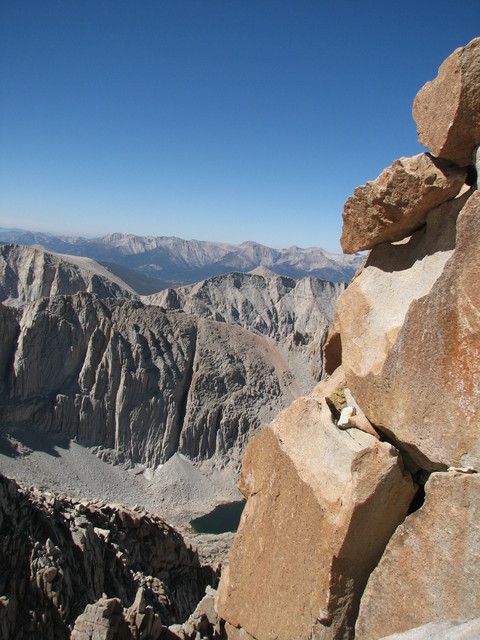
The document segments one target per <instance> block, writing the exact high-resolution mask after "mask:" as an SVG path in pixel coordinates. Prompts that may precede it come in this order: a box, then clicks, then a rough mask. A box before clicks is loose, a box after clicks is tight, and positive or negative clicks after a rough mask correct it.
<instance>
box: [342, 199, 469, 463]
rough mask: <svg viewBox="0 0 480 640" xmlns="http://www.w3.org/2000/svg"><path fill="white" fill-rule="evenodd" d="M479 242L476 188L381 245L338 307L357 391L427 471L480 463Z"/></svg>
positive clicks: (351, 383) (374, 418)
mask: <svg viewBox="0 0 480 640" xmlns="http://www.w3.org/2000/svg"><path fill="white" fill-rule="evenodd" d="M462 206H463V208H462ZM460 210H461V212H460V214H459V211H460ZM457 216H458V221H457V222H456V220H457ZM478 246H480V194H479V193H478V192H475V193H474V194H473V195H471V194H470V193H468V194H465V195H464V196H462V197H460V198H457V199H455V200H453V201H452V202H450V203H446V204H444V205H442V206H440V207H438V208H437V209H435V210H434V211H432V212H431V213H430V214H429V216H428V217H427V224H426V227H425V228H424V229H422V230H420V231H418V232H417V233H416V234H414V235H413V236H412V238H411V239H410V241H409V242H407V243H405V244H399V245H381V246H378V247H376V248H375V249H374V250H373V251H372V252H371V254H370V256H369V258H368V260H367V262H366V265H365V267H364V269H363V270H362V272H361V273H360V274H359V275H358V276H357V277H356V278H355V279H354V281H353V282H352V283H351V285H350V286H349V287H348V289H347V290H346V291H345V293H343V294H342V296H341V297H340V299H339V301H338V305H337V311H336V320H335V323H334V327H335V329H334V330H335V331H336V332H337V333H338V334H339V336H340V338H338V337H337V338H336V339H337V340H338V339H341V343H342V357H343V367H344V369H345V373H346V377H347V384H348V387H349V388H350V389H351V391H352V393H353V396H354V397H355V399H356V401H357V402H358V404H359V406H360V407H361V409H362V410H363V411H364V413H365V415H366V416H367V418H368V419H369V420H370V422H372V423H373V424H374V425H375V426H377V427H380V428H381V429H382V430H383V431H384V432H386V433H388V434H389V435H390V436H391V437H392V438H393V439H394V440H395V441H396V442H399V443H400V446H401V447H402V448H403V449H406V450H407V451H408V452H409V453H410V454H411V456H412V457H413V459H414V460H415V462H416V463H417V464H418V465H419V466H421V467H423V468H425V469H427V470H434V469H445V468H446V467H448V466H450V465H453V466H457V467H462V466H474V467H478V466H480V437H479V435H480V412H479V409H480V406H479V405H480V402H479V397H480V357H479V356H480V288H479V287H478V274H479V273H480V254H479V252H478ZM330 339H332V338H330Z"/></svg>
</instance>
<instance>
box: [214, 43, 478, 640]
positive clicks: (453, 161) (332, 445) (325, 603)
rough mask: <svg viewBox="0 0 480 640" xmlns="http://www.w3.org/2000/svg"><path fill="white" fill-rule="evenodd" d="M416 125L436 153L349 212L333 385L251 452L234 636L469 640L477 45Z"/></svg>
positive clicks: (331, 348) (415, 161)
mask: <svg viewBox="0 0 480 640" xmlns="http://www.w3.org/2000/svg"><path fill="white" fill-rule="evenodd" d="M413 114H414V117H415V120H416V122H417V127H418V134H419V140H420V141H421V142H422V143H423V144H424V145H425V146H427V147H428V148H429V149H430V150H431V154H430V153H423V154H419V155H417V156H415V157H413V158H401V159H400V160H397V161H395V162H393V164H392V166H391V167H389V168H387V169H385V170H384V171H383V172H382V173H381V175H380V176H379V177H378V178H377V179H376V180H374V181H372V182H368V183H367V184H366V185H363V186H361V187H358V188H357V189H356V190H355V192H354V194H353V196H352V197H351V198H349V199H348V201H347V202H346V204H345V208H344V212H343V221H344V224H343V233H342V239H341V242H342V247H343V249H344V251H346V252H354V251H359V250H363V249H368V250H369V251H370V252H369V255H368V257H367V259H366V261H365V264H364V265H363V267H362V268H361V269H360V270H359V271H358V272H357V274H356V276H355V278H354V279H353V281H352V283H351V284H350V285H349V287H348V288H347V289H346V290H345V291H344V292H343V293H342V295H341V296H340V298H339V300H338V303H337V307H336V311H335V318H334V321H333V324H332V327H331V329H330V333H329V338H328V341H327V344H326V346H325V357H326V369H327V372H328V373H329V374H330V377H329V378H328V379H326V380H324V381H322V382H321V383H320V384H319V385H318V386H317V387H316V388H315V389H314V391H313V392H312V393H311V394H310V395H309V396H307V397H305V398H300V399H298V400H296V401H295V402H293V403H292V405H291V406H290V407H289V408H288V409H287V410H286V411H284V412H282V413H281V414H280V415H279V416H278V417H277V418H276V419H275V420H274V421H273V422H272V423H271V424H270V425H268V426H266V427H264V428H263V429H262V430H261V431H260V432H259V433H257V434H256V435H255V436H254V437H253V438H252V440H251V441H250V442H249V444H248V446H247V448H246V451H245V454H244V457H243V466H242V474H241V479H240V485H239V486H240V488H241V491H242V492H243V494H244V496H245V497H246V498H247V504H246V507H245V510H244V512H243V515H242V520H241V522H240V526H239V529H238V532H237V535H236V537H235V540H234V542H233V545H232V549H231V552H230V557H229V565H228V568H227V569H226V570H225V571H224V572H223V573H222V578H221V582H220V587H219V598H218V611H219V614H220V615H221V616H222V617H223V618H224V619H225V620H226V631H227V635H228V638H229V640H239V639H240V638H243V639H246V638H248V639H251V638H254V639H255V640H267V639H273V638H275V639H276V640H292V638H295V639H304V640H307V639H309V640H310V639H312V638H316V639H321V640H353V638H356V640H379V639H381V638H386V637H387V636H388V638H392V640H393V638H395V639H397V638H398V639H400V637H402V638H403V637H405V639H407V638H408V639H410V640H413V639H414V638H415V639H420V638H425V639H426V638H434V637H435V638H452V639H453V638H460V637H461V638H465V639H466V640H467V639H468V640H475V639H476V638H479V637H480V587H479V584H480V583H479V580H478V575H479V573H480V554H479V549H480V491H479V490H480V476H479V474H478V471H479V470H480V438H479V436H480V288H479V286H478V277H479V273H480V258H479V250H478V248H479V246H480V193H479V191H478V178H477V176H478V171H479V169H480V147H479V144H480V38H476V39H474V40H472V42H470V43H469V44H468V45H467V46H466V47H463V48H459V49H457V50H456V51H454V52H453V53H452V55H451V56H450V57H449V58H447V60H446V61H445V62H444V63H443V64H442V66H441V67H440V69H439V71H438V76H437V78H435V80H433V81H431V82H428V83H427V84H426V85H425V86H424V87H423V88H422V89H421V90H420V92H419V93H418V95H417V97H416V98H415V102H414V107H413ZM285 582H287V587H286V588H282V587H283V585H284V583H285ZM259 594H261V597H259ZM424 625H428V626H425V628H424V629H417V630H416V631H415V628H416V627H421V626H424ZM409 630H413V631H412V632H411V633H409ZM403 632H406V634H405V636H403ZM397 634H398V635H397Z"/></svg>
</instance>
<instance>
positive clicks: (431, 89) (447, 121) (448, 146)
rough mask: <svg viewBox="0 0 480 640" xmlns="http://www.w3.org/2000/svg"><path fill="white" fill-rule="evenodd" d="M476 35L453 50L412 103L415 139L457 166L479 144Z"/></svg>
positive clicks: (467, 161) (468, 160)
mask: <svg viewBox="0 0 480 640" xmlns="http://www.w3.org/2000/svg"><path fill="white" fill-rule="evenodd" d="M479 77H480V38H475V39H474V40H472V41H471V42H469V44H468V45H467V46H466V47H460V48H458V49H456V50H455V51H454V52H453V53H452V54H451V55H450V56H449V57H448V58H447V59H446V60H445V61H444V62H443V64H442V65H441V66H440V68H439V70H438V75H437V77H436V78H435V79H434V80H432V81H431V82H427V84H426V85H425V86H424V87H423V88H422V89H421V90H420V91H419V92H418V94H417V96H416V98H415V101H414V103H413V118H414V120H415V121H416V123H417V131H418V141H419V142H420V143H421V144H423V145H424V146H425V147H428V148H429V149H430V151H431V152H432V154H433V155H434V156H437V157H439V158H446V159H447V160H451V161H452V162H455V163H457V164H458V165H460V166H467V165H470V164H472V162H473V157H472V155H473V151H474V149H475V147H477V146H478V145H479V144H480V83H479V81H478V78H479Z"/></svg>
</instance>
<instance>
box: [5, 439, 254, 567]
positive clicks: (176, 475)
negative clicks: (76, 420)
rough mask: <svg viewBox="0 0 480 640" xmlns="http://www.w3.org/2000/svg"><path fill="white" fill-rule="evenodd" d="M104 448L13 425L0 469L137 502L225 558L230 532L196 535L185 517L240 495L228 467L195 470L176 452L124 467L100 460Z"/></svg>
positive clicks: (100, 497)
mask: <svg viewBox="0 0 480 640" xmlns="http://www.w3.org/2000/svg"><path fill="white" fill-rule="evenodd" d="M108 453H110V452H107V451H103V452H98V450H96V449H90V448H88V447H84V446H82V445H80V444H78V443H77V442H75V441H73V440H69V439H68V438H66V437H64V436H59V435H55V434H45V433H39V432H35V431H31V430H25V429H23V430H22V429H18V430H16V432H15V433H10V434H6V433H2V434H1V435H0V473H1V474H3V475H5V476H6V477H8V478H12V479H14V480H15V481H16V482H18V483H20V484H21V485H23V486H26V487H30V486H34V487H35V488H37V489H39V490H44V491H51V492H54V493H57V494H61V495H66V496H70V497H75V498H78V499H85V500H91V501H101V502H104V503H105V504H120V505H124V506H125V507H129V508H133V507H135V506H141V507H142V508H143V509H144V510H145V511H148V512H149V513H152V514H155V515H158V516H159V517H161V518H162V519H164V520H166V521H167V522H169V523H170V524H171V525H172V526H174V527H175V528H176V529H178V530H179V531H180V532H181V533H182V535H183V536H184V537H185V538H186V539H187V540H188V542H189V543H190V544H192V546H194V547H195V548H197V549H198V552H199V555H200V557H201V558H202V559H203V560H204V561H205V562H208V563H210V564H212V565H215V566H217V565H218V564H219V563H222V562H224V561H225V558H226V555H227V554H228V550H229V547H230V543H231V541H232V539H233V534H231V533H224V534H221V535H199V534H196V533H195V532H194V531H193V530H192V528H191V526H190V525H189V522H190V521H191V520H192V519H194V518H196V517H199V516H201V515H204V514H206V513H209V512H210V511H212V510H213V509H214V508H215V507H216V506H217V505H218V504H222V503H226V502H233V501H238V500H241V499H242V495H241V493H240V492H239V491H238V489H237V488H236V483H235V474H234V473H233V472H232V471H231V470H228V469H227V470H223V471H213V472H212V471H211V470H209V469H208V468H207V467H205V468H204V470H201V469H199V468H197V467H196V466H194V465H193V464H192V463H191V462H190V461H189V460H188V459H187V458H186V457H185V456H183V455H181V454H175V455H174V456H173V457H172V458H170V460H168V461H167V462H166V463H165V464H163V465H160V466H159V467H158V468H157V469H150V468H146V467H144V466H141V465H136V466H133V467H130V465H128V464H112V463H111V462H108V461H106V460H103V459H102V457H101V456H102V454H103V456H104V457H108ZM129 467H130V468H129Z"/></svg>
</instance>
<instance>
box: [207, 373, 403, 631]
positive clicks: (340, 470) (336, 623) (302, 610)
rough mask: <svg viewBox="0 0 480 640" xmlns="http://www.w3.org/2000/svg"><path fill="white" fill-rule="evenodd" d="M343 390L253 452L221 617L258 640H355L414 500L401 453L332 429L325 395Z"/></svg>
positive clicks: (323, 388) (299, 413)
mask: <svg viewBox="0 0 480 640" xmlns="http://www.w3.org/2000/svg"><path fill="white" fill-rule="evenodd" d="M343 384H344V380H343V376H342V375H341V373H340V374H339V373H338V372H337V374H336V375H335V376H334V377H333V378H331V379H330V380H329V381H328V382H327V383H323V384H321V385H320V387H319V388H318V389H317V390H316V391H315V393H314V395H312V396H309V397H306V398H302V399H299V400H297V401H296V402H294V403H293V404H292V405H291V406H290V407H289V409H288V410H287V411H285V412H283V413H282V414H280V416H279V417H278V418H277V419H276V420H274V421H273V422H272V423H271V424H270V425H269V426H268V427H266V428H264V429H263V430H262V431H261V432H260V433H259V434H257V435H256V436H255V437H254V438H253V439H252V441H251V442H250V444H249V445H248V447H247V450H246V452H245V455H244V459H243V467H242V475H241V480H240V485H239V486H240V489H241V490H242V491H243V493H244V495H245V496H246V498H247V505H246V507H245V510H244V512H243V515H242V520H241V524H240V528H239V532H238V534H237V537H236V538H235V542H234V545H233V547H232V551H231V554H230V559H229V567H228V569H227V571H225V572H224V573H223V575H222V581H221V586H220V592H219V603H218V610H219V614H220V615H221V616H222V617H223V618H224V619H225V620H227V622H228V623H229V624H230V625H231V626H232V627H237V628H239V627H241V628H242V629H243V630H244V631H246V632H247V633H248V634H250V635H251V636H253V637H254V638H284V639H285V640H287V639H288V638H297V637H298V638H309V637H315V638H350V637H353V625H354V621H355V618H356V613H357V610H358V604H359V600H360V596H361V593H362V591H363V588H364V586H365V583H366V580H367V578H368V575H369V573H370V572H371V570H372V568H373V567H374V566H375V564H376V563H377V562H378V559H379V558H380V556H381V554H382V552H383V549H384V547H385V544H386V542H387V541H388V539H389V538H390V536H391V534H392V533H393V531H394V530H395V527H396V526H397V524H398V523H399V522H401V521H402V520H403V518H404V517H405V515H406V512H407V509H408V506H409V504H410V501H411V499H412V497H413V494H414V484H413V482H412V480H411V478H410V474H408V472H406V471H405V470H404V468H403V465H402V461H401V458H400V457H399V455H398V451H396V450H395V449H394V447H392V446H391V445H389V444H386V443H381V442H379V441H378V440H377V439H375V438H374V437H373V436H371V435H369V434H366V433H364V432H362V431H360V430H358V429H354V428H352V429H348V430H346V431H342V430H340V429H339V428H338V427H337V426H336V425H335V424H334V423H333V421H332V416H331V413H330V409H329V408H328V406H327V404H326V401H325V394H327V395H328V394H333V393H334V392H335V390H336V389H337V388H341V387H342V386H343ZM280 586H281V588H280ZM260 594H261V596H260ZM260 598H261V599H260Z"/></svg>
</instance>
